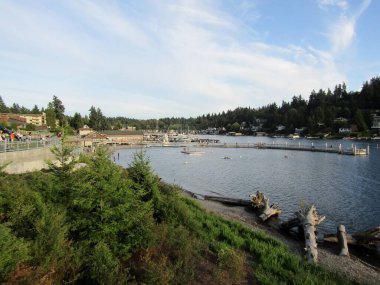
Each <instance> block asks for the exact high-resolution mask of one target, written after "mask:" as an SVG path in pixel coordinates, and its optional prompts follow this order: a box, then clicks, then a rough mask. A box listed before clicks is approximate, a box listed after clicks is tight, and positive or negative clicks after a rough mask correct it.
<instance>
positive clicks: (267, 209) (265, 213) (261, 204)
mask: <svg viewBox="0 0 380 285" xmlns="http://www.w3.org/2000/svg"><path fill="white" fill-rule="evenodd" d="M249 196H250V197H251V203H252V206H253V207H254V208H255V209H260V210H261V211H262V213H261V214H260V216H259V217H260V219H261V220H263V221H266V220H267V219H269V218H270V217H272V216H275V215H279V214H280V213H281V209H280V207H279V206H278V204H272V205H269V199H268V198H266V197H265V195H264V194H263V193H261V192H259V191H257V192H256V195H249Z"/></svg>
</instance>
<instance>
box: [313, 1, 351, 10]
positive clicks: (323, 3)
mask: <svg viewBox="0 0 380 285" xmlns="http://www.w3.org/2000/svg"><path fill="white" fill-rule="evenodd" d="M317 1H318V4H319V7H321V8H326V7H334V6H335V7H339V8H340V9H342V10H347V9H348V8H349V4H348V1H345V0H317Z"/></svg>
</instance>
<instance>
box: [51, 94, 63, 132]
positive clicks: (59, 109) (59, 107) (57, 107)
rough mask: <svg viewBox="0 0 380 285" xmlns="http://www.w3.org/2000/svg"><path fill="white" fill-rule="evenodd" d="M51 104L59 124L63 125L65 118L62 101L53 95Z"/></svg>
mask: <svg viewBox="0 0 380 285" xmlns="http://www.w3.org/2000/svg"><path fill="white" fill-rule="evenodd" d="M52 106H53V109H54V113H55V117H56V119H58V121H59V125H60V126H62V127H63V125H64V118H65V115H64V113H65V106H63V104H62V101H61V100H59V99H58V97H57V96H55V95H54V96H53V101H52Z"/></svg>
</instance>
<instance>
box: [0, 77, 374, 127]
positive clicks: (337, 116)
mask: <svg viewBox="0 0 380 285" xmlns="http://www.w3.org/2000/svg"><path fill="white" fill-rule="evenodd" d="M379 109H380V78H379V77H374V78H372V79H370V80H369V81H366V82H364V84H363V86H362V88H361V90H360V91H347V87H346V85H345V83H342V84H338V85H336V86H335V88H334V89H333V90H330V89H327V90H322V89H320V90H318V91H315V90H313V91H312V92H311V93H310V95H309V98H308V100H306V99H304V98H303V97H302V96H301V95H298V96H294V97H293V98H292V100H291V101H290V102H285V101H283V102H282V104H281V106H279V105H277V104H276V103H272V104H269V105H267V106H263V107H260V108H257V109H256V108H251V107H238V108H236V109H235V110H227V111H223V112H221V113H217V114H216V113H211V114H207V115H202V116H198V117H195V118H192V117H191V118H184V117H180V118H174V117H172V118H169V117H167V118H161V119H158V120H157V119H148V120H138V119H132V118H127V117H122V116H119V117H107V116H105V115H104V114H103V113H102V111H101V109H100V108H99V107H98V108H96V107H94V106H91V108H90V109H89V115H85V116H82V115H81V114H80V113H78V112H76V113H75V114H74V115H73V116H68V115H64V111H65V107H64V105H63V103H62V101H61V100H60V99H59V98H58V97H56V96H53V100H52V101H51V102H49V103H48V105H47V107H46V108H41V109H39V108H38V107H37V106H34V107H33V109H31V110H28V109H27V108H25V107H23V106H21V107H20V106H19V105H18V104H15V103H13V105H11V106H10V107H7V106H6V105H5V104H4V102H3V100H2V98H1V96H0V113H6V112H11V113H16V114H17V113H39V112H46V117H47V125H48V126H49V127H50V128H51V129H54V128H55V127H56V126H57V125H60V126H69V127H71V128H73V129H79V128H81V127H83V126H84V125H88V126H89V127H91V128H93V129H95V130H108V129H116V130H118V129H122V128H123V127H127V126H129V127H135V128H136V129H137V130H156V129H157V130H160V131H167V130H169V129H173V130H179V131H187V130H197V131H200V130H207V129H214V130H216V132H220V133H224V132H230V131H239V132H243V133H245V134H252V133H254V132H255V131H257V130H262V131H266V132H269V133H276V132H282V133H292V132H294V130H295V129H296V128H298V129H300V128H303V129H304V130H305V132H306V133H309V134H318V133H323V132H324V133H327V132H330V133H331V132H332V133H336V132H338V129H339V128H341V127H350V128H351V129H352V132H367V131H369V130H370V128H371V126H372V120H373V116H372V115H373V114H374V113H376V112H378V110H379ZM57 122H58V124H57ZM279 126H282V127H281V128H278V127H279Z"/></svg>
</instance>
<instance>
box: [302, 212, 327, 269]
mask: <svg viewBox="0 0 380 285" xmlns="http://www.w3.org/2000/svg"><path fill="white" fill-rule="evenodd" d="M296 216H297V218H298V219H299V220H300V222H301V225H302V227H303V231H304V236H305V251H306V256H307V260H308V262H309V263H316V262H317V260H318V251H317V239H316V235H315V232H316V226H317V225H319V224H320V223H321V222H322V221H323V220H324V219H325V217H324V216H321V217H320V216H318V214H317V210H316V208H315V206H314V205H311V206H305V207H303V208H301V210H300V211H298V212H297V213H296Z"/></svg>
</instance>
